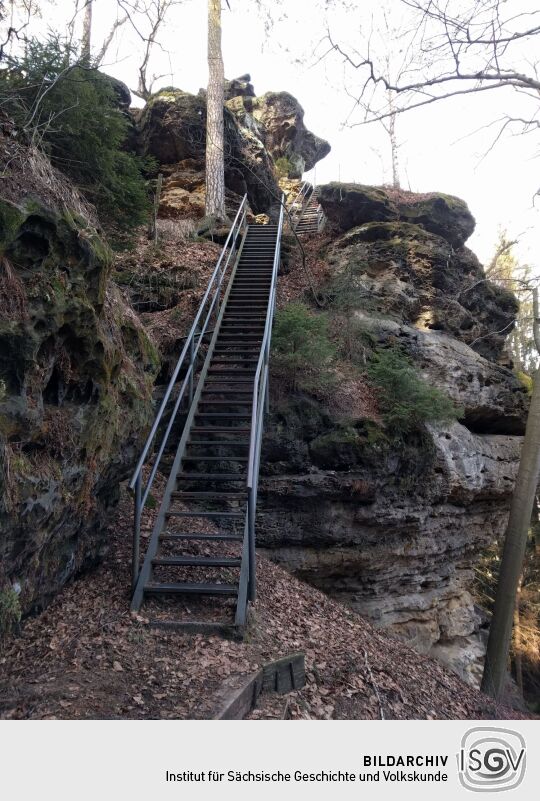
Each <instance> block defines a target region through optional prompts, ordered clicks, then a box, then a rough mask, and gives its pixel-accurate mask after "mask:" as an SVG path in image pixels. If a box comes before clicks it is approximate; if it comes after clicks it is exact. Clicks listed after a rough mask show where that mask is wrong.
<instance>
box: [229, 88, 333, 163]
mask: <svg viewBox="0 0 540 801" xmlns="http://www.w3.org/2000/svg"><path fill="white" fill-rule="evenodd" d="M244 105H245V107H246V109H247V110H248V111H250V112H251V113H252V114H253V117H254V118H255V120H256V121H257V123H259V125H260V127H261V129H262V130H261V137H262V140H263V142H264V145H265V147H266V149H267V151H268V152H269V153H270V155H271V156H272V158H273V159H274V161H277V159H278V158H283V157H285V158H287V159H288V160H289V162H290V165H291V167H290V170H289V177H290V178H301V177H302V173H304V172H306V171H308V170H311V169H312V168H313V167H314V166H315V164H316V163H317V162H318V161H320V160H321V159H323V158H324V157H325V156H326V155H328V153H329V152H330V145H329V144H328V142H326V141H325V140H324V139H320V138H319V137H318V136H315V134H313V133H312V132H311V131H308V129H307V128H306V126H305V124H304V109H303V108H302V106H301V105H300V103H299V102H298V100H296V98H295V97H293V96H292V95H290V94H289V93H288V92H267V93H266V94H264V95H262V96H261V97H257V98H255V99H254V100H253V101H252V103H250V104H249V105H246V104H244Z"/></svg>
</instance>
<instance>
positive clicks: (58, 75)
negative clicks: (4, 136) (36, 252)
mask: <svg viewBox="0 0 540 801" xmlns="http://www.w3.org/2000/svg"><path fill="white" fill-rule="evenodd" d="M0 106H1V107H2V110H3V111H4V112H5V113H6V114H8V115H9V116H10V117H11V118H12V119H13V120H14V122H15V123H16V124H17V125H18V127H19V128H20V130H21V131H22V132H24V134H26V135H27V137H28V139H29V141H31V142H32V143H33V144H35V145H38V146H40V147H41V148H42V149H43V150H44V151H45V152H46V153H47V155H48V156H49V158H50V160H51V162H52V164H53V165H54V166H55V167H57V168H58V169H59V170H61V171H62V172H63V173H64V174H65V175H66V176H67V177H68V178H70V179H71V180H72V181H73V183H74V184H75V185H76V186H77V187H78V188H79V189H80V190H81V191H82V193H83V194H84V195H85V196H86V197H87V198H88V199H89V200H90V202H92V203H93V204H94V205H95V206H96V208H97V211H98V214H100V215H101V217H102V218H103V219H104V220H107V221H108V222H111V223H112V224H115V223H116V224H117V225H119V226H121V227H130V226H134V225H138V224H140V223H142V222H143V221H144V220H145V218H146V215H147V211H148V208H149V201H148V197H147V192H146V186H145V181H144V178H143V174H142V171H143V166H144V165H143V163H142V161H141V159H139V158H137V157H136V156H134V155H132V154H131V153H128V152H126V151H125V150H124V149H123V147H124V143H125V141H126V137H127V133H128V120H127V119H126V116H125V115H124V114H123V113H122V112H121V110H120V109H119V108H118V104H117V102H116V98H115V93H114V89H113V88H112V85H111V83H110V81H109V80H108V78H107V76H105V75H102V74H101V73H99V72H98V71H97V70H95V69H91V68H88V67H85V66H82V65H81V64H80V63H78V62H77V60H76V55H75V53H74V51H73V49H72V48H71V47H70V46H69V45H67V44H65V43H64V42H63V41H62V40H61V39H59V38H58V37H54V36H51V37H49V39H47V40H46V41H45V42H39V41H37V40H35V39H32V40H30V41H29V42H28V43H27V46H26V47H25V49H24V52H23V53H22V54H21V56H20V57H19V58H18V59H16V60H11V61H10V62H9V64H8V65H7V67H6V68H5V69H3V70H0Z"/></svg>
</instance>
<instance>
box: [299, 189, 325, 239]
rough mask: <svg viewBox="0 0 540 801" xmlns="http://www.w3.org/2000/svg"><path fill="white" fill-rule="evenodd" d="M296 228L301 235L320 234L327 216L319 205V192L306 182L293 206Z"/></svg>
mask: <svg viewBox="0 0 540 801" xmlns="http://www.w3.org/2000/svg"><path fill="white" fill-rule="evenodd" d="M291 207H292V210H293V218H294V228H295V231H296V233H297V234H298V235H300V234H318V233H319V232H320V231H322V229H323V228H324V224H325V222H326V215H325V213H324V210H323V208H322V206H321V204H320V203H319V190H318V188H317V187H316V186H312V185H311V184H309V183H307V182H304V183H303V184H302V185H301V187H300V190H299V192H298V194H297V195H296V197H295V198H294V199H293V201H292V204H291Z"/></svg>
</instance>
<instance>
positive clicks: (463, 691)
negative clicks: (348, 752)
mask: <svg viewBox="0 0 540 801" xmlns="http://www.w3.org/2000/svg"><path fill="white" fill-rule="evenodd" d="M110 537H111V551H110V553H109V556H108V557H107V559H106V560H105V562H104V563H103V564H102V565H101V566H100V567H99V568H98V569H97V570H95V571H94V572H93V573H89V574H87V575H85V576H84V577H82V578H81V579H79V580H78V581H76V582H74V583H72V584H71V585H69V586H68V587H66V588H65V589H64V591H63V592H62V593H61V595H59V596H58V597H57V598H56V600H55V601H53V603H52V604H51V606H50V607H49V608H48V609H47V610H46V611H45V612H43V613H42V614H41V615H40V616H39V617H35V618H29V619H28V620H27V621H25V623H24V625H23V627H22V632H21V635H20V636H18V637H13V638H12V639H11V640H9V641H8V642H6V644H5V648H4V651H3V653H2V658H1V659H0V664H1V667H2V674H1V675H2V680H1V682H0V715H1V716H2V717H4V718H8V717H9V718H17V719H21V718H41V719H56V718H60V719H62V718H69V719H77V718H87V719H88V718H94V719H95V718H146V719H148V718H171V719H178V718H208V717H211V716H212V715H213V714H214V712H215V706H216V704H217V699H218V697H219V691H220V688H221V686H222V684H223V683H224V682H225V681H226V680H227V679H229V677H231V678H230V679H229V680H234V679H235V678H236V677H239V676H244V675H248V674H250V673H252V672H254V671H255V670H257V669H258V668H259V667H260V666H261V665H262V664H264V663H265V662H267V661H270V660H272V659H276V658H278V657H280V656H284V655H286V654H289V653H292V652H294V651H303V652H304V653H305V657H306V672H307V683H306V686H305V687H304V688H303V689H302V690H299V691H296V692H293V693H290V694H289V695H288V696H287V697H286V698H285V697H283V696H276V695H272V694H269V695H263V696H261V698H260V708H259V709H257V710H255V711H254V712H253V713H252V715H251V717H253V718H259V719H260V718H276V719H281V718H282V717H286V718H287V719H293V720H294V719H306V720H309V719H318V720H328V719H334V718H336V719H339V718H351V719H354V718H373V719H376V718H379V717H380V709H381V706H382V707H383V708H384V714H385V717H389V718H400V719H410V718H482V717H493V716H494V715H498V716H502V717H512V716H514V717H515V713H512V712H511V711H510V710H507V709H502V708H499V709H498V710H493V709H492V708H488V707H487V706H486V701H485V699H484V697H483V696H482V695H480V694H479V693H477V692H476V691H474V690H473V689H472V688H471V687H469V686H467V685H465V684H463V683H462V682H461V681H460V679H459V678H458V677H457V676H455V675H454V674H452V673H450V672H448V671H446V670H445V669H444V668H443V667H442V666H441V665H440V664H438V663H436V662H434V661H432V660H431V659H429V658H427V657H424V656H420V655H418V654H416V653H415V652H413V651H411V650H410V649H409V648H407V647H406V646H405V645H403V644H402V643H399V642H397V641H396V640H392V639H391V638H389V637H387V636H385V635H384V633H380V632H376V631H374V630H373V629H372V628H371V626H370V625H369V624H368V623H367V622H366V621H365V620H363V619H362V618H360V617H359V616H358V615H356V614H354V613H353V612H352V611H350V610H348V609H346V608H345V607H344V606H341V605H340V604H338V603H336V602H334V601H332V600H331V599H330V598H328V597H327V596H325V595H323V594H322V593H320V592H318V591H317V590H315V589H313V588H312V587H309V586H307V585H306V584H303V583H301V582H300V581H297V580H296V579H295V578H293V577H292V576H290V575H289V574H287V573H286V572H285V571H283V570H282V569H281V568H279V567H277V566H276V565H274V564H272V563H270V562H268V561H266V560H265V559H263V558H259V567H258V587H259V599H258V601H257V603H256V604H255V605H254V608H253V610H252V613H253V614H252V617H253V620H252V623H251V624H250V628H249V631H248V635H247V637H246V640H245V642H243V643H240V642H236V641H231V640H225V639H222V638H220V637H217V636H215V637H214V636H203V635H197V636H189V635H186V634H182V633H179V632H167V631H154V630H151V629H149V628H148V626H147V625H146V624H147V618H146V617H145V616H144V615H133V616H131V615H130V613H129V585H130V576H129V569H130V541H131V499H130V498H128V497H127V495H124V496H123V499H122V503H121V505H120V507H119V509H118V514H117V518H116V519H115V520H111V524H110ZM190 605H191V601H190ZM146 611H147V614H148V609H147V610H146ZM175 611H176V614H178V613H181V612H182V611H185V610H183V609H182V608H178V607H176V608H175ZM211 611H212V610H211ZM213 611H214V613H215V610H213ZM366 654H367V660H366ZM377 694H378V696H379V697H377Z"/></svg>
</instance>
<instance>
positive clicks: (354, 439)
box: [309, 427, 365, 470]
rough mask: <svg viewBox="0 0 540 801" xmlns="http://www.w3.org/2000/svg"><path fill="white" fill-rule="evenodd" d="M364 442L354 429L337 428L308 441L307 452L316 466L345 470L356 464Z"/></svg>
mask: <svg viewBox="0 0 540 801" xmlns="http://www.w3.org/2000/svg"><path fill="white" fill-rule="evenodd" d="M364 442H365V440H362V438H361V437H360V435H359V433H358V431H356V429H354V428H350V427H347V428H337V429H334V430H333V431H330V432H329V433H328V434H322V435H321V436H319V437H317V438H316V439H314V440H313V441H312V442H310V444H309V452H310V455H311V458H312V460H313V462H314V464H316V465H317V467H321V468H323V469H326V470H346V469H348V468H351V467H354V466H355V465H357V464H358V462H359V459H360V454H361V450H362V446H363V444H364Z"/></svg>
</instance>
